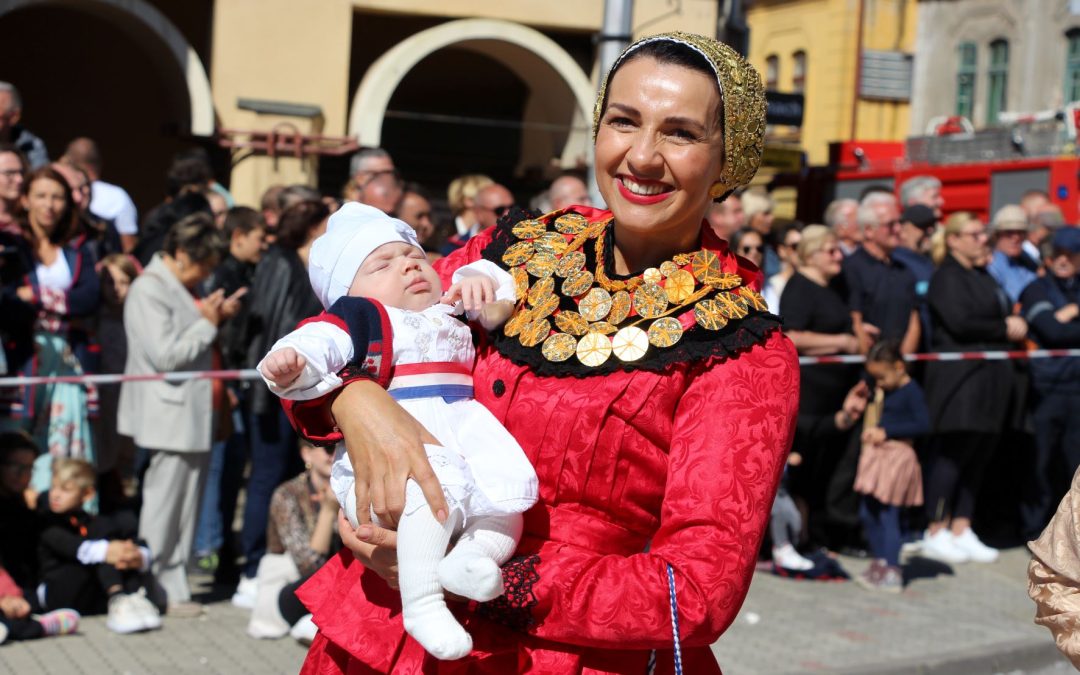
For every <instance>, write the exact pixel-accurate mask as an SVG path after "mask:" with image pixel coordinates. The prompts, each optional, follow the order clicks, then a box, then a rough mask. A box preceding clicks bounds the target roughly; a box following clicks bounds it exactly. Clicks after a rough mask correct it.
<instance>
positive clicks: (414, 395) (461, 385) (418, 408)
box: [259, 202, 538, 659]
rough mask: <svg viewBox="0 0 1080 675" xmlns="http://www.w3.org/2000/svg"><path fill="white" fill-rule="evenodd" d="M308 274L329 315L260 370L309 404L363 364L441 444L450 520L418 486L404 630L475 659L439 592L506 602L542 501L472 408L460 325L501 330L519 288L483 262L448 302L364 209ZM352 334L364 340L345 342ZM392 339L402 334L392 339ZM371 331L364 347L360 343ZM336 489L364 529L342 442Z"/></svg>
mask: <svg viewBox="0 0 1080 675" xmlns="http://www.w3.org/2000/svg"><path fill="white" fill-rule="evenodd" d="M308 270H309V275H310V277H311V285H312V287H313V289H314V290H315V294H316V295H317V296H318V297H319V300H320V301H321V302H322V304H323V306H324V307H326V308H329V312H328V313H326V314H323V315H321V316H320V317H317V318H316V319H314V320H309V321H308V322H305V323H303V324H302V325H301V326H300V327H299V328H298V329H297V330H295V331H293V332H292V333H290V334H289V335H287V336H285V337H284V338H282V339H281V340H280V341H278V343H277V344H275V345H274V347H273V348H272V349H271V351H270V353H269V355H268V356H267V357H266V358H265V359H263V361H262V363H260V364H259V370H260V372H261V373H262V374H263V377H264V378H265V379H266V381H267V384H268V385H269V386H270V388H271V390H273V391H274V393H276V394H278V395H279V396H281V397H283V398H286V399H295V400H303V399H312V398H316V397H318V396H322V395H323V394H325V393H326V392H328V391H330V390H332V389H334V388H336V387H339V386H341V382H342V381H341V379H340V378H339V377H338V373H339V371H341V370H342V369H343V368H345V366H346V365H350V364H359V367H360V368H362V369H365V370H367V371H368V372H369V373H370V374H372V375H373V376H374V378H375V379H376V380H378V381H379V382H380V383H381V384H383V385H384V386H387V387H388V389H389V391H390V394H391V395H392V396H393V397H394V398H395V399H397V400H398V401H399V402H400V404H401V405H402V407H403V408H405V409H406V410H407V411H408V412H409V413H410V414H412V415H413V416H414V417H416V419H417V420H418V421H419V422H420V423H421V424H423V425H424V427H425V428H426V429H427V430H428V431H429V432H431V434H432V435H434V436H435V437H436V438H437V439H439V441H440V443H441V445H427V446H426V448H427V452H428V459H429V461H430V462H431V465H432V468H433V469H434V471H435V473H436V475H437V476H438V477H439V479H440V482H441V483H442V486H443V491H444V493H445V494H446V497H447V502H448V505H449V507H450V514H449V517H448V518H447V520H446V523H445V524H440V523H439V522H438V521H437V520H436V519H435V517H434V516H433V515H432V513H431V510H430V509H429V508H428V506H427V503H426V501H425V499H424V495H423V493H422V492H421V490H420V488H419V487H418V486H417V485H416V484H415V483H414V482H413V481H409V484H408V489H407V491H406V501H405V511H404V513H403V515H402V517H401V520H400V522H399V523H398V579H399V585H400V589H401V601H402V619H403V623H404V627H405V629H406V630H407V631H408V632H409V634H410V635H412V636H413V637H414V638H415V639H416V640H417V641H418V642H419V643H420V644H421V645H422V646H423V647H424V648H425V649H426V650H427V651H428V652H429V653H431V654H433V655H434V656H436V657H438V658H440V659H456V658H461V657H463V656H465V655H467V654H468V653H469V652H470V651H471V649H472V638H471V637H470V636H469V634H468V633H466V632H465V630H464V629H463V628H462V627H461V625H460V624H458V622H457V621H456V620H455V619H454V617H453V615H452V614H451V613H450V611H449V610H448V609H447V607H446V604H445V602H444V600H443V589H446V590H447V591H450V592H452V593H456V594H458V595H461V596H464V597H466V598H470V599H472V600H476V601H478V602H484V601H488V600H491V599H493V598H495V597H497V596H499V595H501V594H502V590H503V585H502V574H501V571H500V569H499V566H500V565H501V564H502V563H504V562H505V561H506V560H507V559H508V558H509V557H510V555H511V554H512V553H513V551H514V549H515V547H516V545H517V539H518V538H519V537H520V535H521V529H522V515H521V514H522V513H523V512H524V511H525V510H527V509H528V508H529V507H530V506H532V505H533V504H534V503H535V501H536V498H537V489H538V488H537V478H536V473H535V472H534V471H533V469H532V466H531V465H530V464H529V462H528V460H527V459H526V457H525V454H524V452H523V451H522V450H521V447H520V446H519V445H518V444H517V442H516V441H515V440H514V438H513V437H512V436H511V435H510V434H509V433H508V432H507V431H506V429H504V428H503V427H502V425H500V424H499V422H498V421H497V420H496V419H495V417H494V416H493V415H492V414H491V413H490V412H488V410H487V409H486V408H484V406H482V405H481V404H480V403H478V402H476V401H475V400H473V398H472V376H471V370H472V367H473V361H474V358H475V355H476V352H475V348H474V347H473V342H472V335H471V332H470V330H469V328H468V326H466V325H465V324H464V323H462V322H460V321H458V320H457V319H455V318H453V317H452V316H451V315H452V314H455V313H457V312H459V311H460V309H457V308H456V305H461V304H464V309H465V310H467V311H468V315H469V318H471V319H475V320H477V321H479V322H480V324H481V325H482V326H483V327H484V328H486V329H488V330H491V329H493V328H495V327H496V326H498V325H500V324H501V323H502V322H503V321H505V320H506V319H507V318H508V317H509V315H510V313H511V311H512V310H513V306H514V303H515V302H516V291H515V285H514V281H513V278H512V277H510V275H509V274H507V273H506V272H504V271H503V270H501V269H500V268H499V267H497V266H496V265H494V264H493V263H490V262H487V261H479V262H476V263H473V264H471V265H468V266H466V267H463V268H461V269H459V270H458V271H457V272H455V273H454V277H453V285H452V286H451V287H450V289H449V290H448V291H447V293H446V294H445V295H443V292H442V284H441V282H440V279H439V275H438V274H437V273H436V272H435V270H434V269H433V268H432V267H431V264H430V263H429V262H428V260H427V257H426V256H425V254H424V251H423V249H422V248H421V247H420V244H419V243H418V242H417V240H416V234H415V232H414V231H413V229H412V228H411V227H409V226H408V225H407V224H405V223H404V222H402V221H400V220H397V219H395V218H390V217H388V216H386V215H385V214H384V213H383V212H381V211H379V210H378V209H375V208H372V207H369V206H365V205H363V204H359V203H355V202H353V203H348V204H345V205H344V206H343V207H342V208H341V209H340V210H338V211H337V212H336V213H334V215H333V216H331V217H330V221H329V223H328V224H327V230H326V234H324V235H323V236H321V237H319V239H317V240H316V241H315V242H314V244H313V245H312V247H311V252H310V255H309V261H308ZM339 298H340V299H339ZM459 300H460V301H461V302H458V301H459ZM343 323H344V325H348V326H349V327H350V328H354V327H359V326H366V327H367V330H362V329H359V328H357V329H354V330H350V331H349V332H346V331H345V330H343V329H342V327H341V326H342V324H343ZM388 328H389V329H390V330H391V331H392V335H389V334H385V332H386V330H387V329H388ZM350 333H351V335H352V336H353V337H350ZM361 333H366V334H367V338H368V339H367V341H366V342H363V341H361V340H363V338H360V340H358V341H357V342H355V343H354V340H357V336H358V335H359V334H361ZM391 343H392V345H393V347H392V355H391V354H388V353H387V347H389V345H390V344H391ZM391 369H392V372H391ZM391 377H392V379H391ZM330 480H331V487H332V488H333V490H334V492H335V494H336V495H337V498H338V502H339V503H340V504H341V505H342V507H343V509H344V511H345V514H346V515H347V517H348V518H349V520H350V522H351V523H352V525H353V526H354V527H355V526H357V520H356V517H357V516H356V495H355V489H354V487H355V477H354V475H353V471H352V466H351V464H350V463H349V458H348V457H347V456H346V455H345V448H344V443H342V444H340V445H339V447H338V450H337V456H336V458H335V461H334V465H333V468H332V471H331V479H330ZM455 536H457V542H456V544H455V545H454V547H453V548H452V549H451V550H450V552H449V553H447V546H448V544H449V543H450V540H451V539H452V538H454V537H455Z"/></svg>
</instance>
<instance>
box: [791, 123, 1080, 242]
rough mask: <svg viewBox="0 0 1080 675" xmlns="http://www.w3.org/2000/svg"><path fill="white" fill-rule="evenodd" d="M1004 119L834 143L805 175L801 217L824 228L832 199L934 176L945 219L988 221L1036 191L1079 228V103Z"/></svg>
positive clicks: (801, 187) (896, 187)
mask: <svg viewBox="0 0 1080 675" xmlns="http://www.w3.org/2000/svg"><path fill="white" fill-rule="evenodd" d="M1001 121H1002V122H1003V126H1001V127H996V128H992V129H985V130H981V131H974V130H973V129H972V128H971V125H970V123H968V122H967V120H965V119H963V118H957V117H949V118H939V119H937V120H934V121H933V122H931V126H930V128H929V129H928V133H927V135H925V136H915V137H912V138H909V139H908V140H907V141H904V142H899V141H897V142H882V141H868V142H860V141H848V142H843V143H833V144H831V145H830V147H829V165H828V166H827V167H811V168H809V169H807V170H805V171H803V172H802V175H801V178H800V180H799V181H798V183H799V190H798V192H799V194H798V202H797V207H796V216H797V217H798V218H799V219H800V220H802V221H803V222H820V221H821V214H822V212H823V211H824V208H825V206H826V205H827V204H828V202H829V201H831V200H832V199H837V198H842V197H850V198H853V199H859V198H860V196H861V195H862V193H863V191H864V190H866V189H867V188H869V187H871V186H885V187H888V188H891V189H893V190H894V191H896V192H899V188H900V185H901V184H902V183H903V182H904V181H905V180H907V179H909V178H911V177H913V176H922V175H930V176H935V177H937V178H938V179H940V180H941V183H942V196H943V197H944V198H945V211H946V213H949V212H953V211H972V212H974V213H976V214H977V215H978V216H979V217H980V218H982V219H984V220H987V219H988V218H989V217H990V216H991V215H992V214H993V213H994V212H995V211H996V210H997V209H998V208H1000V207H1002V206H1004V205H1005V204H1010V203H1012V204H1015V203H1018V202H1019V200H1020V197H1021V195H1023V194H1024V193H1025V192H1027V191H1028V190H1033V189H1037V190H1044V191H1046V192H1047V193H1048V194H1049V195H1050V199H1051V200H1053V202H1054V203H1055V204H1057V205H1058V206H1059V207H1061V210H1062V213H1063V214H1064V216H1065V220H1066V222H1068V223H1073V224H1076V223H1078V222H1080V152H1078V149H1077V128H1078V126H1080V104H1071V105H1070V106H1068V107H1067V108H1065V109H1064V110H1061V111H1046V112H1040V113H1034V114H1017V113H1012V114H1010V113H1003V114H1002V117H1001ZM781 182H785V181H781Z"/></svg>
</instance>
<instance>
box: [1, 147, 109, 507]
mask: <svg viewBox="0 0 1080 675" xmlns="http://www.w3.org/2000/svg"><path fill="white" fill-rule="evenodd" d="M21 205H22V208H23V217H22V220H21V222H20V227H21V229H22V235H23V238H22V241H21V242H18V243H17V244H16V246H15V247H14V248H15V249H16V251H17V253H16V255H17V256H18V257H19V258H20V266H21V267H22V269H23V270H24V271H25V274H23V275H22V276H19V277H16V278H12V279H11V280H10V281H9V282H8V283H7V284H5V289H4V293H5V296H7V297H8V298H9V299H12V298H13V299H15V300H16V302H13V303H12V304H13V310H14V311H15V313H16V314H18V315H20V316H23V317H26V319H27V320H26V323H25V324H24V325H25V326H26V328H24V329H23V331H24V332H23V340H24V343H26V344H32V345H33V348H32V349H25V350H21V351H20V350H13V351H12V352H9V354H8V355H9V359H10V358H11V357H12V356H15V359H14V361H15V362H12V363H9V370H10V371H17V372H20V374H23V375H81V374H83V373H84V372H89V371H91V370H93V368H92V366H93V364H92V363H91V362H90V360H89V359H90V354H91V349H90V347H91V335H90V331H89V328H90V324H89V322H90V321H91V319H92V316H93V314H94V313H95V312H96V311H97V308H98V304H99V301H100V297H99V283H98V276H97V272H96V271H95V269H94V265H95V262H96V261H95V259H94V255H93V253H92V251H91V249H90V247H89V246H88V245H87V243H86V240H85V237H83V236H77V237H76V236H74V234H75V228H76V225H77V222H78V221H77V220H76V218H77V213H76V209H75V203H74V200H73V199H72V195H71V189H70V188H69V187H68V184H67V181H65V180H64V177H63V176H62V175H60V174H59V173H58V172H57V171H56V170H54V169H52V168H50V167H42V168H40V169H38V170H36V171H34V172H32V173H31V174H30V175H29V176H27V178H26V181H25V183H24V185H23V195H22V198H21ZM12 257H13V258H14V256H12ZM5 264H6V263H5ZM30 331H32V337H30V335H29V332H30ZM16 342H18V340H16ZM7 404H8V405H7V406H6V409H5V411H4V412H5V413H6V415H5V416H6V418H7V420H6V421H7V426H9V427H21V428H23V429H26V430H27V431H29V432H30V433H31V434H32V435H33V436H34V438H35V440H36V441H37V443H38V444H39V445H40V446H41V447H42V448H44V449H45V452H44V454H43V455H42V456H41V457H39V458H38V461H37V462H35V467H34V477H33V479H32V481H31V486H32V488H33V489H35V490H37V491H42V490H47V489H48V487H49V481H50V480H51V463H52V457H77V458H82V459H86V460H88V461H90V462H93V460H94V448H93V435H92V432H91V428H90V416H91V415H92V414H93V415H96V412H97V410H96V408H97V400H96V395H95V393H94V391H93V388H92V387H88V386H86V385H81V384H52V385H41V386H28V387H23V388H22V391H21V395H18V398H17V399H14V400H10V401H7Z"/></svg>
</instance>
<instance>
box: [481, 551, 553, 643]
mask: <svg viewBox="0 0 1080 675" xmlns="http://www.w3.org/2000/svg"><path fill="white" fill-rule="evenodd" d="M539 564H540V556H538V555H536V554H535V553H534V554H532V555H527V556H518V557H516V558H511V559H510V560H508V561H506V564H505V565H503V566H502V573H503V588H504V589H505V592H504V593H503V594H502V595H500V596H499V597H497V598H495V599H494V600H492V601H490V602H484V603H481V604H479V605H477V612H478V613H479V614H480V615H481V616H483V617H484V618H487V619H491V620H492V621H495V622H497V623H500V624H502V625H504V626H508V627H510V628H513V629H515V630H519V631H525V630H526V629H528V628H529V627H531V626H533V625H535V624H536V619H535V618H534V617H533V615H532V609H533V607H536V605H538V604H540V601H539V600H537V599H536V593H534V592H533V586H535V585H536V582H537V581H540V573H539V572H537V571H536V567H537V565H539Z"/></svg>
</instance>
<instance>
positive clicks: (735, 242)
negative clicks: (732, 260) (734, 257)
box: [731, 229, 765, 270]
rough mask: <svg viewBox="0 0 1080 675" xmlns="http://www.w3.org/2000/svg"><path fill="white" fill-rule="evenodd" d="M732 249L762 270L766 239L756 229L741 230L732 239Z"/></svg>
mask: <svg viewBox="0 0 1080 675" xmlns="http://www.w3.org/2000/svg"><path fill="white" fill-rule="evenodd" d="M731 249H732V250H733V251H735V253H736V254H738V255H741V256H742V257H744V258H746V259H747V260H749V261H750V262H752V263H754V265H755V266H756V267H757V268H758V269H759V270H760V269H761V268H762V265H764V264H765V239H764V237H762V236H761V235H760V234H759V233H758V232H757V231H756V230H751V229H746V230H739V231H738V232H736V233H735V236H734V237H732V239H731Z"/></svg>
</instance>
